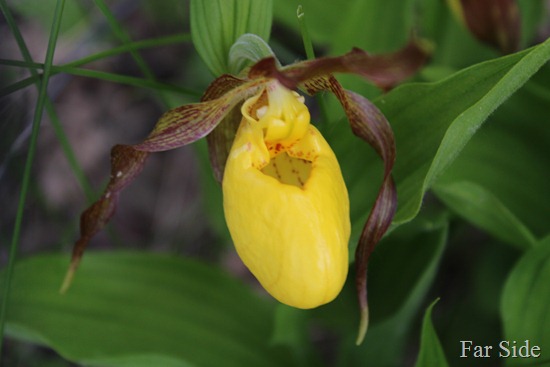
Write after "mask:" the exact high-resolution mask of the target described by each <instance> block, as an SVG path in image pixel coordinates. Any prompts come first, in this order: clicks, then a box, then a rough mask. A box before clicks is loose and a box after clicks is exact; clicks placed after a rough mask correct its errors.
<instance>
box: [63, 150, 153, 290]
mask: <svg viewBox="0 0 550 367" xmlns="http://www.w3.org/2000/svg"><path fill="white" fill-rule="evenodd" d="M148 155H149V153H148V152H142V151H139V150H136V149H134V148H132V147H131V146H129V145H115V146H114V147H113V149H112V150H111V178H110V180H109V183H108V185H107V187H106V188H105V191H104V193H103V195H102V196H101V198H99V200H98V201H96V202H95V203H94V204H92V206H90V207H89V208H88V209H86V211H85V212H83V213H82V215H81V216H80V238H79V239H78V241H77V242H76V243H75V245H74V247H73V254H72V258H71V264H70V267H69V270H68V271H67V274H66V276H65V280H64V281H63V285H62V286H61V293H65V292H66V291H67V289H68V288H69V286H70V285H71V282H72V279H73V276H74V273H75V271H76V269H77V268H78V265H79V263H80V260H81V258H82V255H83V254H84V250H85V249H86V247H87V245H88V242H89V241H90V240H91V238H92V237H93V236H94V235H95V234H96V233H97V232H99V231H100V230H101V229H102V228H103V227H105V225H106V224H107V222H108V221H109V220H110V219H111V217H112V216H113V214H114V212H115V209H116V205H117V202H118V196H119V194H120V192H121V191H122V190H123V189H124V188H125V187H126V186H128V185H129V184H130V183H131V182H132V181H134V179H135V178H136V177H137V175H139V173H140V172H141V170H142V169H143V166H144V165H145V160H146V159H147V156H148Z"/></svg>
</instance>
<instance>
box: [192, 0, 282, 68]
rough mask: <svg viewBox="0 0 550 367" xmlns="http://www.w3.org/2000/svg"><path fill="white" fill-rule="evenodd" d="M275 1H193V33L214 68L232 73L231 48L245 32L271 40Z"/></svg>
mask: <svg viewBox="0 0 550 367" xmlns="http://www.w3.org/2000/svg"><path fill="white" fill-rule="evenodd" d="M272 6H273V5H272V2H271V0H241V1H238V0H229V1H228V0H211V1H202V0H192V1H191V36H192V37H193V44H194V46H195V48H196V50H197V52H198V53H199V54H200V55H201V57H202V59H203V61H204V62H205V64H206V65H208V68H209V69H210V71H211V72H212V73H213V74H214V75H216V76H219V75H221V74H224V73H228V72H230V71H231V70H230V67H229V60H228V57H229V50H230V48H231V46H232V45H233V44H234V43H235V41H237V39H239V37H240V36H242V35H243V34H245V33H252V34H256V35H258V36H259V37H261V38H263V39H264V40H266V41H267V39H268V38H269V33H270V31H271V19H272V14H271V13H272Z"/></svg>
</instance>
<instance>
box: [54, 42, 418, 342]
mask: <svg viewBox="0 0 550 367" xmlns="http://www.w3.org/2000/svg"><path fill="white" fill-rule="evenodd" d="M426 56H427V53H426V52H425V50H424V49H423V48H422V47H420V44H419V43H418V42H414V40H413V42H411V43H410V44H409V45H407V46H406V47H405V48H403V49H402V50H399V51H397V52H395V53H393V54H389V55H369V54H368V53H366V52H364V51H362V50H360V49H353V50H352V51H350V52H348V53H347V54H345V55H342V56H336V57H323V58H318V59H315V60H308V61H303V62H297V63H295V64H292V65H289V66H285V67H282V68H280V67H279V66H278V63H277V61H276V59H275V58H274V57H266V58H264V59H261V60H259V61H258V62H256V63H255V64H254V65H252V66H251V67H250V68H249V70H248V73H247V74H246V75H244V74H243V75H241V76H239V77H237V76H234V75H229V74H224V75H221V76H219V77H218V78H217V79H216V80H214V81H213V82H212V83H211V84H210V86H209V87H208V88H207V90H206V91H205V93H204V95H203V96H202V98H201V101H200V102H197V103H190V104H186V105H183V106H179V107H176V108H174V109H172V110H169V111H167V112H166V113H165V114H163V115H162V116H161V117H160V119H159V120H158V122H157V124H156V125H155V127H154V129H153V130H152V131H151V133H150V134H149V136H148V137H147V138H146V139H145V140H144V141H142V142H141V143H139V144H135V145H116V146H114V147H113V149H112V150H111V177H110V180H109V183H108V184H107V186H106V188H105V190H104V192H103V195H102V196H101V197H100V198H99V199H98V200H97V201H96V202H94V203H93V204H92V205H91V206H90V207H89V208H88V209H86V210H85V211H84V212H83V213H82V216H81V220H80V237H79V238H78V240H77V241H76V242H75V245H74V247H73V254H72V257H71V263H70V266H69V269H68V271H67V274H66V277H65V280H64V282H63V285H62V288H61V291H62V292H65V291H66V290H67V289H68V287H69V286H70V284H71V282H72V279H73V276H74V274H75V272H76V269H77V267H78V265H79V263H80V260H81V258H82V255H83V253H84V250H85V249H86V247H87V245H88V243H89V242H90V240H91V239H92V238H93V237H94V236H95V235H96V233H98V232H99V231H100V230H101V229H102V228H103V227H104V226H105V225H106V224H107V222H108V221H109V220H110V218H111V217H112V216H113V214H114V212H115V209H116V205H117V202H118V198H119V196H120V193H121V192H122V191H123V190H124V188H126V187H127V186H128V185H129V184H130V183H131V182H133V181H134V179H135V178H136V177H137V176H138V175H139V174H140V172H141V170H142V169H143V166H144V165H145V161H146V160H147V157H148V156H149V154H151V153H153V152H158V151H164V150H170V149H175V148H178V147H181V146H183V145H186V144H190V143H192V142H195V141H197V140H199V139H201V138H204V137H208V146H209V152H210V160H211V164H212V168H213V170H214V175H215V177H216V179H218V181H222V186H223V193H224V210H225V217H226V221H227V225H228V227H229V230H230V232H231V236H232V238H233V241H234V242H235V247H236V248H237V252H238V253H239V255H240V257H241V259H242V260H243V262H244V263H245V264H246V266H248V268H249V269H250V270H251V272H252V273H253V274H254V275H255V276H256V278H257V279H258V280H259V281H260V283H261V284H262V285H263V286H264V288H265V289H266V290H267V291H268V292H269V293H271V294H272V295H273V296H274V297H275V298H277V299H278V300H279V301H281V302H283V303H286V304H288V305H291V306H294V307H299V308H312V307H316V306H319V305H322V304H325V303H327V302H330V301H331V300H333V299H334V298H335V297H336V295H337V294H338V293H339V292H340V290H341V289H342V286H343V284H344V281H345V279H346V275H347V270H348V240H349V237H350V218H349V201H348V195H347V190H346V186H345V185H344V180H343V178H342V174H341V172H340V167H339V165H338V162H337V161H336V157H335V155H334V153H333V152H332V150H331V148H330V147H329V145H328V144H327V142H326V141H325V140H324V138H323V137H322V136H321V134H320V133H319V131H318V130H317V129H316V128H315V127H313V126H312V125H311V124H310V116H309V111H308V109H307V107H306V106H305V104H304V100H303V97H300V96H299V95H297V94H296V93H295V92H292V91H291V89H294V88H298V87H299V88H302V89H304V90H306V91H307V92H308V93H310V94H315V93H318V92H320V91H330V92H332V93H333V94H334V95H335V96H336V98H337V99H338V101H339V102H340V104H341V105H342V107H343V109H344V112H345V113H346V116H347V118H348V121H349V124H350V127H351V129H352V131H353V132H354V133H355V135H357V136H358V137H360V138H361V139H363V140H365V141H366V142H368V143H369V144H370V145H371V146H372V147H373V149H374V150H375V151H376V152H377V153H378V155H379V156H380V157H381V158H382V160H383V162H384V175H383V180H382V183H381V185H380V189H379V191H378V195H377V196H376V199H375V202H374V204H373V206H372V208H371V211H370V214H369V216H368V219H367V222H366V223H365V225H364V227H363V230H362V231H361V235H360V238H359V242H358V244H357V250H356V252H355V259H356V261H355V268H356V281H355V284H356V288H357V296H358V301H359V308H360V311H361V321H360V329H359V334H358V343H360V341H361V340H362V339H363V337H364V335H365V332H366V330H367V325H368V305H367V292H366V283H367V264H368V260H369V257H370V254H371V253H372V251H373V250H374V247H375V246H376V244H377V243H378V241H379V240H380V239H381V238H382V236H383V235H384V233H385V232H386V231H387V229H388V228H389V225H390V223H391V221H392V218H393V216H394V214H395V210H396V204H397V192H396V188H395V184H394V182H393V178H392V175H391V171H392V167H393V164H394V160H395V141H394V137H393V132H392V129H391V126H390V125H389V123H388V121H387V120H386V118H385V117H384V115H383V114H382V113H381V112H380V111H379V110H378V108H377V107H376V106H375V105H374V104H372V102H370V101H369V100H368V99H366V98H365V97H362V96H360V95H358V94H356V93H354V92H352V91H348V90H346V89H344V88H343V87H342V86H341V85H340V84H339V83H338V81H337V80H336V79H335V78H334V76H333V74H334V73H337V72H344V73H353V74H357V75H360V76H362V77H364V78H366V79H368V80H371V81H372V82H374V83H375V84H376V85H378V86H379V87H380V88H381V89H389V88H391V87H392V86H394V85H395V84H397V83H398V82H399V81H401V80H403V79H404V78H406V77H408V76H410V75H411V74H412V73H413V72H414V71H415V70H417V69H418V68H419V67H420V66H422V64H423V63H424V61H425V60H426ZM251 95H253V97H251V98H249V97H250V96H251ZM243 100H246V101H245V102H244V104H243V105H242V108H241V112H242V120H241V122H240V126H239V128H238V130H237V132H236V134H235V125H236V123H238V121H239V119H240V118H241V117H240V116H239V115H236V114H234V112H238V109H237V108H236V107H237V106H238V105H239V103H241V102H242V101H243ZM234 135H235V137H234V139H233V136H234ZM229 147H231V148H230V149H229Z"/></svg>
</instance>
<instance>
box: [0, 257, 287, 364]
mask: <svg viewBox="0 0 550 367" xmlns="http://www.w3.org/2000/svg"><path fill="white" fill-rule="evenodd" d="M66 268H67V255H66V254H60V255H43V256H36V257H33V258H29V259H27V260H25V261H22V262H20V263H19V264H18V265H17V266H16V269H15V277H14V279H13V288H12V289H13V291H12V295H11V298H10V300H9V309H8V320H7V321H8V323H7V330H8V335H10V336H12V337H16V338H20V339H24V340H28V341H32V342H36V343H39V344H43V345H46V346H48V347H50V348H53V349H54V350H55V351H56V352H58V353H59V354H60V355H61V356H63V357H64V358H66V359H68V360H70V361H74V362H77V363H81V364H86V365H93V366H133V367H139V366H281V365H288V364H289V363H290V362H289V361H288V360H286V359H285V353H282V351H281V350H280V349H275V348H272V347H270V346H269V341H270V338H271V334H272V331H273V330H272V329H273V313H274V304H272V303H269V302H267V301H265V300H263V299H260V298H259V297H258V296H256V295H255V294H253V293H251V292H250V290H249V288H247V287H246V286H244V285H243V284H241V283H239V282H238V281H236V280H235V279H232V278H231V277H229V276H228V275H226V274H225V273H223V272H222V271H220V270H219V269H216V268H214V267H210V266H207V265H204V264H201V263H199V262H197V261H193V260H189V259H182V258H176V257H170V256H166V255H157V254H151V253H110V254H107V253H104V254H100V253H89V254H87V256H86V258H85V260H84V261H83V263H82V266H81V267H80V269H79V271H78V273H77V275H76V277H75V280H74V283H73V286H72V288H71V289H70V290H69V291H68V292H67V294H65V295H61V294H59V291H58V290H59V286H60V284H61V280H62V277H63V274H64V272H65V270H66ZM3 275H4V274H2V278H0V282H3V280H4V279H3ZM283 352H284V351H283Z"/></svg>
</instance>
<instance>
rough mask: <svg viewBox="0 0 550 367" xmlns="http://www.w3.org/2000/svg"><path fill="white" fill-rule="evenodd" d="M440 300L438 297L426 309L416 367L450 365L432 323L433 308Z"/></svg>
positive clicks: (444, 366) (442, 366)
mask: <svg viewBox="0 0 550 367" xmlns="http://www.w3.org/2000/svg"><path fill="white" fill-rule="evenodd" d="M437 301H439V299H436V300H435V301H434V302H432V304H431V305H430V306H429V307H428V308H427V309H426V313H425V314H424V321H423V323H422V339H421V340H420V353H419V355H418V359H417V360H416V364H415V367H432V366H437V367H448V366H449V364H448V363H447V359H446V358H445V352H444V351H443V348H442V347H441V343H440V341H439V338H438V337H437V333H436V331H435V328H434V326H433V324H432V320H431V318H432V310H433V308H434V306H435V304H436V303H437Z"/></svg>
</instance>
